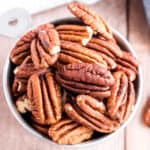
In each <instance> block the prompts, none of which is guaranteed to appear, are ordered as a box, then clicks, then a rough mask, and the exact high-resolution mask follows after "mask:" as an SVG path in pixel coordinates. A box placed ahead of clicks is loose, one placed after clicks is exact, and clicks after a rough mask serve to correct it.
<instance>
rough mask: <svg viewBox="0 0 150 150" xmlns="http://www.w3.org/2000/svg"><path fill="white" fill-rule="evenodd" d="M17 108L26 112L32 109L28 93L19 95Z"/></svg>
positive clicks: (21, 111)
mask: <svg viewBox="0 0 150 150" xmlns="http://www.w3.org/2000/svg"><path fill="white" fill-rule="evenodd" d="M16 107H17V110H18V111H19V112H20V113H22V114H24V113H26V112H27V111H31V103H30V101H29V99H28V98H27V96H26V95H22V96H19V97H18V98H17V100H16Z"/></svg>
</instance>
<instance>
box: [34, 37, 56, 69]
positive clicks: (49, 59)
mask: <svg viewBox="0 0 150 150" xmlns="http://www.w3.org/2000/svg"><path fill="white" fill-rule="evenodd" d="M31 57H32V60H33V63H34V65H35V67H36V68H48V67H49V66H51V65H53V64H54V63H55V62H56V61H57V59H58V54H55V55H50V54H49V53H48V52H47V51H46V50H45V49H44V48H43V46H42V45H41V43H40V41H39V40H37V39H34V40H33V41H32V43H31Z"/></svg>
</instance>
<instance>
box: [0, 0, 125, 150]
mask: <svg viewBox="0 0 150 150" xmlns="http://www.w3.org/2000/svg"><path fill="white" fill-rule="evenodd" d="M92 8H93V9H94V10H95V11H96V12H98V13H100V14H101V15H102V16H103V17H104V19H106V20H107V21H108V23H109V24H110V25H111V26H112V27H114V28H116V29H117V30H118V31H119V32H120V33H122V34H123V35H124V36H126V35H127V24H126V0H117V1H116V0H103V1H100V2H98V3H97V4H95V5H93V6H92ZM118 14H119V15H118ZM68 16H71V15H70V14H69V11H68V10H67V9H66V7H64V6H62V7H59V8H57V9H52V10H50V11H47V12H43V13H40V14H37V15H35V16H33V19H34V26H36V25H38V24H42V23H45V22H50V21H53V20H55V19H59V18H65V17H68ZM0 41H1V43H3V44H1V45H0V52H1V55H0V77H1V78H0V87H1V89H2V68H3V65H4V61H5V59H6V56H7V54H8V52H9V51H10V47H11V46H12V44H13V42H14V40H12V39H9V38H5V37H2V36H0ZM0 119H1V123H0V149H2V150H11V149H13V150H20V149H21V150H42V149H44V150H49V149H51V150H56V149H64V148H63V147H61V148H60V147H58V146H57V147H56V146H53V145H50V144H49V143H48V142H46V141H44V140H41V139H38V138H37V137H34V136H33V135H31V134H30V133H28V132H27V131H26V130H25V129H23V127H22V126H21V125H20V124H19V123H18V122H17V121H16V120H15V118H14V117H13V115H12V114H11V112H10V110H9V108H8V106H7V104H6V102H5V98H4V95H3V93H2V90H1V91H0ZM65 149H66V148H65ZM75 149H76V150H80V149H82V150H83V149H86V150H91V149H92V150H97V149H102V150H124V131H121V132H120V133H119V134H118V135H116V136H114V137H112V138H110V139H109V140H107V141H104V142H102V143H101V142H100V143H99V144H96V145H92V146H88V147H85V148H75Z"/></svg>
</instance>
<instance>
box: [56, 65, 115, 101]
mask: <svg viewBox="0 0 150 150" xmlns="http://www.w3.org/2000/svg"><path fill="white" fill-rule="evenodd" d="M56 80H57V82H58V83H60V85H61V86H62V87H64V88H65V89H67V90H69V91H72V92H74V93H80V94H89V95H91V96H93V97H96V98H99V99H101V98H106V97H109V96H110V94H111V93H110V86H112V85H113V83H114V79H113V76H112V75H111V72H109V71H108V70H106V69H105V68H103V67H102V66H100V65H97V64H88V63H78V64H68V65H64V66H63V67H62V68H58V71H57V72H56Z"/></svg>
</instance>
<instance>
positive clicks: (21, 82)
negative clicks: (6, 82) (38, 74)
mask: <svg viewBox="0 0 150 150" xmlns="http://www.w3.org/2000/svg"><path fill="white" fill-rule="evenodd" d="M27 82H28V80H27V79H23V78H17V77H15V78H14V81H13V84H12V94H13V96H18V95H20V94H22V93H25V92H26V90H27Z"/></svg>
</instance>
